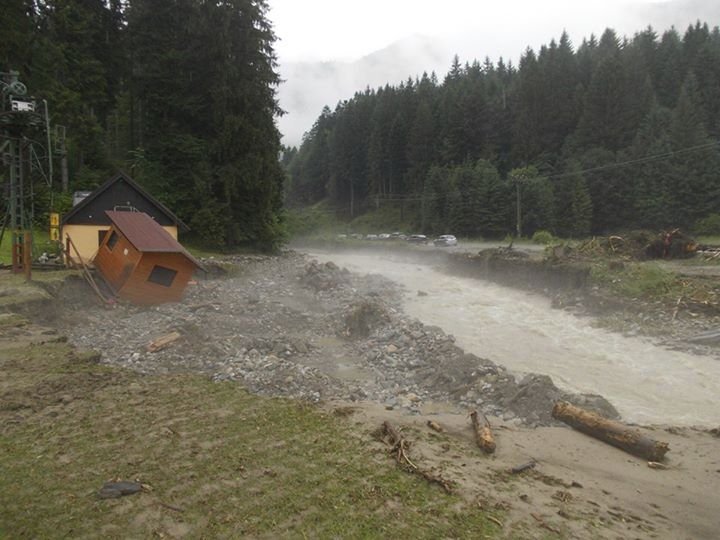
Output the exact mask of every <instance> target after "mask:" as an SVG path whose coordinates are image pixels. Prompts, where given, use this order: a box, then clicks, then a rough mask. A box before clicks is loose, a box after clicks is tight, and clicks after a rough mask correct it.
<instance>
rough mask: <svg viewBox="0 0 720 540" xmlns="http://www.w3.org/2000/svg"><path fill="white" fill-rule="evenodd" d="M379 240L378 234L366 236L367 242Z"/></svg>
mask: <svg viewBox="0 0 720 540" xmlns="http://www.w3.org/2000/svg"><path fill="white" fill-rule="evenodd" d="M377 239H378V235H377V234H366V235H365V240H377Z"/></svg>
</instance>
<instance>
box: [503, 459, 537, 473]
mask: <svg viewBox="0 0 720 540" xmlns="http://www.w3.org/2000/svg"><path fill="white" fill-rule="evenodd" d="M535 465H537V462H536V461H528V462H527V463H523V464H522V465H518V466H517V467H513V468H512V469H510V474H519V473H521V472H523V471H527V470H528V469H534V468H535Z"/></svg>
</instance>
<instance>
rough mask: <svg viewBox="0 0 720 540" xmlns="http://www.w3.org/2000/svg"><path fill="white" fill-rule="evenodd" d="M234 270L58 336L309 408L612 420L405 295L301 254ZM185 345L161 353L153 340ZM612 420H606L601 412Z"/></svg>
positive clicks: (75, 316) (80, 319)
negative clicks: (586, 415) (460, 333)
mask: <svg viewBox="0 0 720 540" xmlns="http://www.w3.org/2000/svg"><path fill="white" fill-rule="evenodd" d="M228 264H231V265H235V266H236V267H238V270H237V271H229V272H228V273H227V275H226V276H225V277H223V278H222V279H214V280H213V279H209V280H202V281H199V282H198V283H197V284H196V285H195V286H194V287H193V288H192V289H190V290H189V292H188V294H187V298H186V299H185V300H184V301H183V302H182V303H178V304H166V305H162V306H157V307H153V308H149V309H145V308H143V309H140V308H137V307H133V306H128V305H119V306H117V308H116V309H114V310H112V311H105V310H102V309H101V308H97V309H87V310H83V311H82V312H73V313H67V314H65V315H64V316H63V318H62V321H64V323H65V326H66V327H65V328H64V331H65V332H66V333H67V334H68V336H69V338H70V339H71V340H72V341H73V342H74V343H76V344H77V345H79V346H81V347H85V348H89V349H96V350H99V351H101V352H102V361H103V362H105V363H108V364H113V365H120V366H124V367H128V368H131V369H134V370H137V371H140V372H142V373H168V372H180V371H192V372H200V373H205V374H207V375H208V376H210V377H212V378H213V379H214V380H217V381H224V380H232V381H238V382H240V383H241V384H243V385H244V386H245V387H247V388H248V389H249V390H250V391H252V392H256V393H259V394H264V395H273V396H286V397H291V398H297V399H304V400H310V401H319V400H327V399H340V400H348V401H358V400H367V401H374V402H379V403H383V404H385V405H386V406H388V407H402V408H405V409H408V410H409V411H416V412H419V411H422V410H423V407H425V406H427V405H428V404H429V402H444V403H450V404H452V405H454V406H456V407H467V408H479V409H481V410H482V411H483V412H485V413H486V414H491V415H498V416H502V417H503V418H505V419H506V420H508V419H513V418H518V419H520V420H522V421H524V422H526V423H528V424H533V425H535V424H548V423H552V422H553V420H552V418H551V417H550V413H551V410H552V404H553V402H554V401H555V400H557V399H560V398H562V399H566V400H569V401H571V402H575V403H578V404H582V405H583V406H586V407H588V406H590V407H591V408H593V407H594V408H596V410H598V411H599V412H602V413H603V414H605V415H609V416H617V413H616V412H614V410H613V409H612V406H611V405H610V404H609V403H607V402H606V401H605V400H603V399H602V398H599V397H590V396H586V397H582V396H568V395H566V394H564V393H563V392H561V391H560V390H558V388H556V387H555V386H554V385H553V383H552V381H551V380H550V379H549V378H547V377H542V376H538V375H530V376H527V377H525V378H524V379H522V380H521V381H520V382H518V381H517V380H516V378H515V377H514V376H513V374H511V373H509V372H508V371H507V370H506V369H505V368H504V367H502V366H498V365H495V364H494V363H492V362H491V361H489V360H486V359H483V358H479V357H477V356H475V355H472V354H467V353H465V352H464V351H463V350H462V349H461V348H460V347H458V346H457V345H456V344H455V339H454V337H453V336H451V335H448V334H446V333H445V332H443V331H442V330H441V329H440V328H437V327H432V326H426V325H423V324H422V323H420V322H418V321H416V320H413V319H410V318H408V317H407V316H405V315H404V313H403V312H402V310H401V299H402V291H401V290H400V288H399V287H398V286H397V285H396V284H394V283H392V282H390V281H389V280H387V279H385V278H383V277H381V276H374V275H368V276H358V275H354V274H351V273H350V272H348V271H347V270H344V269H341V268H338V267H337V266H336V265H334V264H332V263H326V264H319V263H317V262H315V261H308V260H307V258H306V257H304V256H302V255H299V254H297V253H292V252H289V253H285V254H283V255H281V256H276V257H259V256H252V257H233V258H231V259H227V260H223V261H222V266H223V267H226V265H228ZM170 332H178V333H180V335H181V337H180V338H179V339H178V340H176V341H174V342H173V343H172V345H170V346H168V347H166V348H164V349H162V350H159V351H157V352H152V353H151V352H148V350H147V345H148V343H149V342H151V341H152V340H153V339H156V338H157V337H158V336H161V335H164V334H168V333H170ZM608 412H609V413H610V414H608Z"/></svg>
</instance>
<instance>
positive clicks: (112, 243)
mask: <svg viewBox="0 0 720 540" xmlns="http://www.w3.org/2000/svg"><path fill="white" fill-rule="evenodd" d="M117 241H118V235H117V233H116V232H115V231H113V232H112V233H111V234H110V238H108V241H107V244H105V245H106V246H107V248H108V249H109V250H110V251H112V250H113V248H114V247H115V244H117Z"/></svg>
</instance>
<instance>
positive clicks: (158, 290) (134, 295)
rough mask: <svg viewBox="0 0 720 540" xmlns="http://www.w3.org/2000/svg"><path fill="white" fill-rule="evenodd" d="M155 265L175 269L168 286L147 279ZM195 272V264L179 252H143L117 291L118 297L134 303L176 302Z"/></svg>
mask: <svg viewBox="0 0 720 540" xmlns="http://www.w3.org/2000/svg"><path fill="white" fill-rule="evenodd" d="M155 265H159V266H164V267H165V268H170V269H172V270H176V271H177V275H176V276H175V279H174V280H173V282H172V285H171V286H170V287H165V286H164V285H159V284H157V283H153V282H151V281H148V278H149V277H150V273H151V272H152V270H153V268H154V267H155ZM194 272H195V265H194V264H193V263H192V262H190V261H189V260H188V258H187V257H185V256H184V255H183V254H181V253H143V254H142V256H141V258H140V261H139V262H138V264H137V266H136V267H135V269H134V271H133V272H132V275H131V276H130V278H129V279H128V280H127V282H126V283H125V285H124V286H123V287H122V289H120V290H119V291H118V295H119V296H120V298H122V299H124V300H129V301H130V302H133V303H135V304H140V305H153V304H162V303H165V302H178V301H179V300H181V299H182V297H183V293H184V292H185V287H186V286H187V283H188V281H190V279H191V278H192V276H193V273H194Z"/></svg>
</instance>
